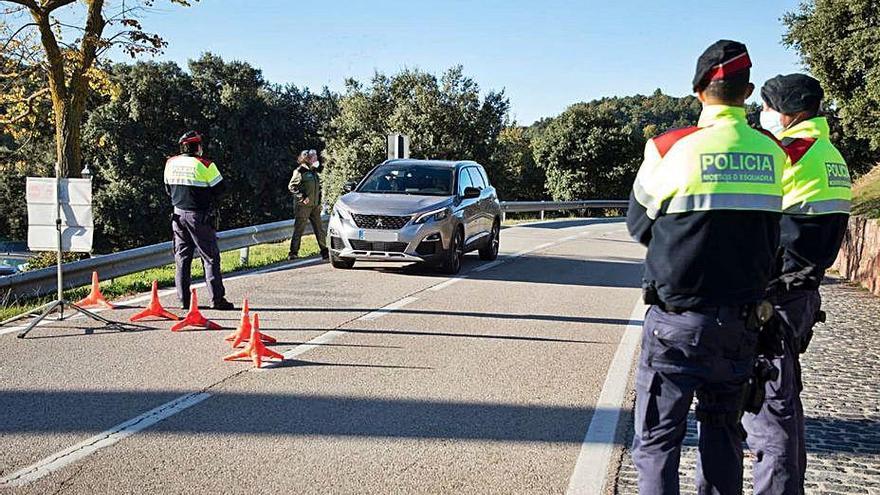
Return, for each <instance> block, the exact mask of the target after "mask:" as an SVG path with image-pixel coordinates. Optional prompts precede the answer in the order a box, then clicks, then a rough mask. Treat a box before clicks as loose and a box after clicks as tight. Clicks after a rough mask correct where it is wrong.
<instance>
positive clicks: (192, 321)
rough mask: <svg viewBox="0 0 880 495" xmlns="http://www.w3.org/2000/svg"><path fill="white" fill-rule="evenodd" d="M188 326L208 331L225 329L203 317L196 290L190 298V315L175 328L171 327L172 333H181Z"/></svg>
mask: <svg viewBox="0 0 880 495" xmlns="http://www.w3.org/2000/svg"><path fill="white" fill-rule="evenodd" d="M187 326H193V327H204V328H207V329H208V330H220V329H222V328H223V327H221V326H220V325H218V324H216V323H214V322H213V321H211V320H209V319H207V318H205V317H204V316H202V312H201V311H199V300H198V298H197V297H196V290H195V289H193V290H192V296H190V298H189V313H187V314H186V316H184V317H183V321H181V322H179V323H176V324H175V325H174V326H173V327H171V331H172V332H179V331H180V330H181V329H182V328H184V327H187Z"/></svg>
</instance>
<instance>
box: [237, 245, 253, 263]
mask: <svg viewBox="0 0 880 495" xmlns="http://www.w3.org/2000/svg"><path fill="white" fill-rule="evenodd" d="M250 254H251V247H250V246H245V247H243V248H241V249H240V250H239V251H238V264H239V265H241V266H247V264H248V261H250Z"/></svg>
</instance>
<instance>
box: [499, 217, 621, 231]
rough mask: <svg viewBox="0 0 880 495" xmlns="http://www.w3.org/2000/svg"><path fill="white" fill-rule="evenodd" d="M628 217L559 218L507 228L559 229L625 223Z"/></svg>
mask: <svg viewBox="0 0 880 495" xmlns="http://www.w3.org/2000/svg"><path fill="white" fill-rule="evenodd" d="M625 221H626V219H625V218H623V217H603V218H579V219H564V218H563V219H559V220H557V221H545V222H541V223H526V224H521V225H511V226H509V227H506V228H518V229H550V230H559V229H566V228H571V227H586V226H588V225H597V224H603V223H623V222H625Z"/></svg>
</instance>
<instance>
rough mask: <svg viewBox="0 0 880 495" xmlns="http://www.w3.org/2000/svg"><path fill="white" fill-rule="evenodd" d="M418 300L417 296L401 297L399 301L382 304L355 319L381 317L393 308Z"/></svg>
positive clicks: (364, 319) (366, 319)
mask: <svg viewBox="0 0 880 495" xmlns="http://www.w3.org/2000/svg"><path fill="white" fill-rule="evenodd" d="M418 300H419V298H418V297H412V296H410V297H404V298H403V299H400V300H399V301H395V302H393V303H391V304H389V305H387V306H383V307H381V308H379V309H377V310H376V311H372V312H369V313H367V314H365V315H364V316H361V317H360V318H358V319H357V321H370V320H376V319H378V318H381V317H383V316H385V315H387V314H388V313H392V312H394V311H395V310H398V309H400V308H402V307H404V306H406V305H407V304H410V303H412V302H415V301H418Z"/></svg>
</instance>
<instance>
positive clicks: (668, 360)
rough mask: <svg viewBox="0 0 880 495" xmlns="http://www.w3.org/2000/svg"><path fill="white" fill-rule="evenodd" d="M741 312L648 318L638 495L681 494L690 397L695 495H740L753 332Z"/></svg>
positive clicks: (639, 401)
mask: <svg viewBox="0 0 880 495" xmlns="http://www.w3.org/2000/svg"><path fill="white" fill-rule="evenodd" d="M746 318H747V311H746V309H745V308H743V307H741V306H736V307H734V306H719V307H706V308H700V309H695V310H691V311H684V312H682V313H673V312H666V311H664V310H662V309H660V308H659V307H658V306H652V307H651V308H650V309H649V310H648V313H647V314H646V315H645V323H644V331H643V338H642V351H641V357H640V358H639V368H638V371H637V374H636V407H635V435H634V438H633V447H632V456H633V462H634V463H635V465H636V468H637V469H638V472H639V493H640V494H641V495H650V494H678V493H679V487H680V485H679V476H678V468H679V458H680V455H681V445H682V441H683V440H684V437H685V434H686V433H687V419H688V413H689V410H690V406H691V402H692V401H693V397H694V395H696V397H697V406H696V416H697V421H698V426H697V428H698V433H699V457H698V460H697V473H696V480H697V492H698V493H700V494H739V493H742V477H743V474H742V470H743V468H742V459H743V450H742V441H743V435H742V429H741V427H740V423H739V421H740V415H741V413H740V411H741V408H742V396H743V389H744V386H745V384H746V382H747V380H748V377H749V375H750V373H751V369H752V366H753V364H754V353H755V345H756V343H757V338H758V332H757V329H750V328H747V325H746Z"/></svg>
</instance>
